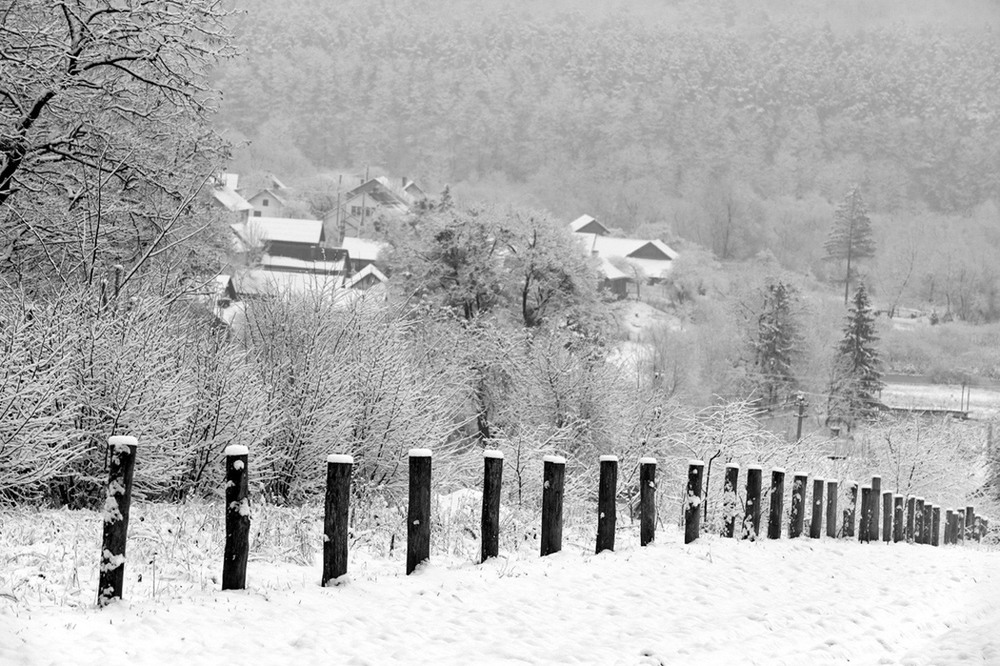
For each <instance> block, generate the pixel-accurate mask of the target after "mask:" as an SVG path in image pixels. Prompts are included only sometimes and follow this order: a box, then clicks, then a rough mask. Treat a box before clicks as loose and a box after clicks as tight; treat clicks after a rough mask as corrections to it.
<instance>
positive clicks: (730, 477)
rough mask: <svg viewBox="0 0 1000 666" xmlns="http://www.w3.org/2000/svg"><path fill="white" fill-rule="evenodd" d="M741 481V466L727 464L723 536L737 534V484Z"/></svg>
mask: <svg viewBox="0 0 1000 666" xmlns="http://www.w3.org/2000/svg"><path fill="white" fill-rule="evenodd" d="M739 482H740V466H739V465H737V464H735V463H729V464H727V465H726V481H725V485H724V486H723V491H722V492H723V496H722V507H723V511H724V512H725V516H724V517H725V520H724V522H723V526H722V536H724V537H726V538H727V539H732V538H733V536H734V535H735V534H736V514H737V513H738V512H739V498H738V497H737V495H736V486H737V484H739Z"/></svg>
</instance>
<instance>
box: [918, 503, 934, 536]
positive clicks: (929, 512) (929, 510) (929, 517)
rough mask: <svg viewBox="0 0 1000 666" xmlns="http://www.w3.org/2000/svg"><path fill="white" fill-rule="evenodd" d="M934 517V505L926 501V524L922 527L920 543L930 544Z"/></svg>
mask: <svg viewBox="0 0 1000 666" xmlns="http://www.w3.org/2000/svg"><path fill="white" fill-rule="evenodd" d="M933 518H934V505H933V504H931V503H930V502H926V501H925V502H924V525H923V527H922V528H921V529H920V543H922V544H926V545H930V543H931V524H932V522H933Z"/></svg>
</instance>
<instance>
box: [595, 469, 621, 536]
mask: <svg viewBox="0 0 1000 666" xmlns="http://www.w3.org/2000/svg"><path fill="white" fill-rule="evenodd" d="M600 462H601V479H600V482H599V484H598V488H597V550H596V551H595V552H597V553H599V552H601V551H602V550H614V549H615V522H616V519H617V516H618V502H617V498H618V456H601V459H600Z"/></svg>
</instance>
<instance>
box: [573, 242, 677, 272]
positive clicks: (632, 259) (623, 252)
mask: <svg viewBox="0 0 1000 666" xmlns="http://www.w3.org/2000/svg"><path fill="white" fill-rule="evenodd" d="M576 236H577V237H578V238H579V239H580V241H581V243H583V246H584V247H585V248H586V250H587V252H589V253H590V254H591V255H596V256H598V257H600V258H601V259H602V260H603V259H611V258H613V257H622V258H624V259H626V260H628V262H629V263H630V264H632V265H633V266H636V267H638V268H639V269H641V270H642V272H643V273H645V275H646V277H649V278H662V277H665V276H666V275H667V273H669V272H670V270H671V269H672V268H673V260H674V259H675V258H676V257H677V252H675V251H674V250H673V249H672V248H671V247H670V246H669V245H667V244H666V243H664V242H663V241H659V240H643V239H639V238H614V237H612V236H601V235H599V234H581V233H578V234H576ZM647 246H648V247H651V248H653V249H654V253H655V254H662V255H663V258H650V257H637V256H633V255H634V254H636V253H638V252H639V251H640V250H643V249H644V248H647Z"/></svg>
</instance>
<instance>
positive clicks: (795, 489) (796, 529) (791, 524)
mask: <svg viewBox="0 0 1000 666" xmlns="http://www.w3.org/2000/svg"><path fill="white" fill-rule="evenodd" d="M808 481H809V478H808V477H807V476H806V475H805V474H795V475H793V476H792V506H791V510H790V511H789V516H788V538H789V539H795V538H798V537H800V536H802V529H803V527H804V526H805V521H806V483H807V482H808Z"/></svg>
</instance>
